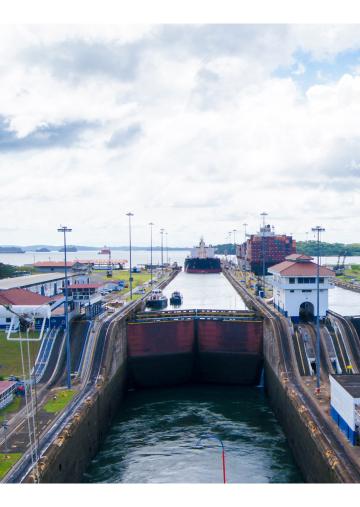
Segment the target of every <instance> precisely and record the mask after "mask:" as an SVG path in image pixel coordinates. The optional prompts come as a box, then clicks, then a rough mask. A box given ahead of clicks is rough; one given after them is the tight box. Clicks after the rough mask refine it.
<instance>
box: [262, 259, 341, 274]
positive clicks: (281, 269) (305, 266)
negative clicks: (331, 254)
mask: <svg viewBox="0 0 360 507" xmlns="http://www.w3.org/2000/svg"><path fill="white" fill-rule="evenodd" d="M268 271H269V273H276V274H279V275H281V276H316V275H317V264H316V263H315V262H294V261H283V262H280V264H275V266H271V267H270V268H269V269H268ZM319 274H320V276H335V273H334V271H333V270H332V269H329V268H325V267H324V266H320V269H319Z"/></svg>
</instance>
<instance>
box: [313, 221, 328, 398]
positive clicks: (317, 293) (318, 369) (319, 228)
mask: <svg viewBox="0 0 360 507" xmlns="http://www.w3.org/2000/svg"><path fill="white" fill-rule="evenodd" d="M311 230H312V231H313V232H315V233H317V269H316V392H317V393H319V392H320V290H319V282H320V279H319V277H320V264H319V260H320V233H321V232H324V231H325V229H323V228H322V227H321V226H320V225H317V226H316V227H313V228H312V229H311Z"/></svg>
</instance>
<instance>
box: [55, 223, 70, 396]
mask: <svg viewBox="0 0 360 507" xmlns="http://www.w3.org/2000/svg"><path fill="white" fill-rule="evenodd" d="M71 231H72V229H69V228H68V227H66V225H61V226H60V227H59V229H58V232H62V233H63V235H64V257H65V337H66V369H67V387H68V389H71V356H70V333H69V311H68V277H67V259H66V233H67V232H71Z"/></svg>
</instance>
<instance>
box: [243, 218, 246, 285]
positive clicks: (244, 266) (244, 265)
mask: <svg viewBox="0 0 360 507" xmlns="http://www.w3.org/2000/svg"><path fill="white" fill-rule="evenodd" d="M243 226H244V238H245V240H244V243H245V248H244V255H245V257H244V264H243V268H244V273H245V287H246V226H247V224H243Z"/></svg>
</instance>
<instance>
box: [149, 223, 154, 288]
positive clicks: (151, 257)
mask: <svg viewBox="0 0 360 507" xmlns="http://www.w3.org/2000/svg"><path fill="white" fill-rule="evenodd" d="M149 225H150V285H151V287H152V283H153V256H152V228H153V225H154V224H153V222H150V223H149Z"/></svg>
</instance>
